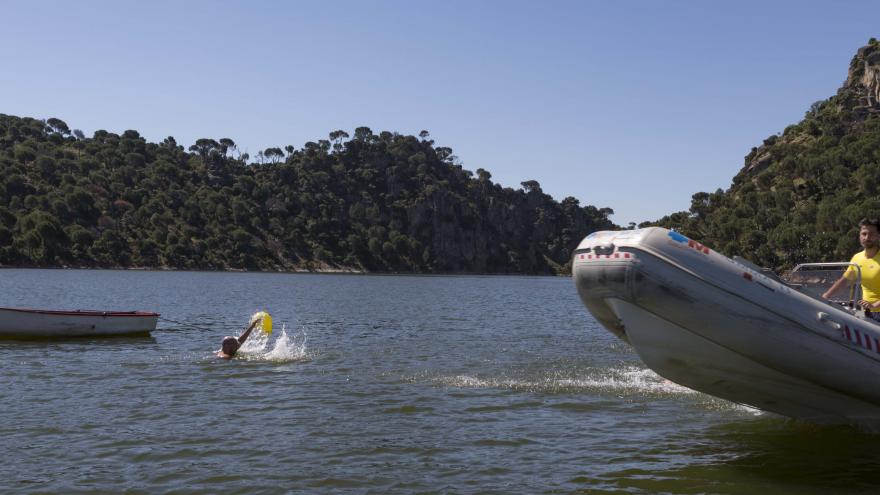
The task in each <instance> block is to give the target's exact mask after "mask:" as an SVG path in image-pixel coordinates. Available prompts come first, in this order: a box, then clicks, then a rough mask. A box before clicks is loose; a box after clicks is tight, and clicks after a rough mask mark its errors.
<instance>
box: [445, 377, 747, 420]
mask: <svg viewBox="0 0 880 495" xmlns="http://www.w3.org/2000/svg"><path fill="white" fill-rule="evenodd" d="M430 381H432V382H434V383H436V384H438V385H442V386H446V387H457V388H478V389H479V388H502V389H510V390H521V391H529V392H541V393H591V392H592V393H600V394H613V395H615V396H618V397H621V398H622V397H627V396H629V397H635V396H638V397H658V398H659V397H692V398H693V399H696V400H698V401H700V402H705V404H706V406H707V407H711V408H717V409H734V410H740V411H743V412H748V413H751V414H755V415H760V414H762V413H761V411H760V410H758V409H754V408H752V407H750V406H745V405H741V404H736V403H733V402H728V401H725V400H722V399H717V398H714V397H711V396H708V395H704V394H702V393H700V392H697V391H695V390H692V389H689V388H687V387H684V386H681V385H678V384H676V383H673V382H671V381H669V380H667V379H665V378H663V377H661V376H660V375H658V374H657V373H655V372H653V371H652V370H650V369H647V368H639V367H634V366H626V367H622V368H611V369H602V370H594V371H592V372H588V373H585V374H583V375H580V376H579V375H577V374H575V375H572V374H568V373H565V374H563V373H547V374H545V375H544V376H538V377H533V378H509V377H486V378H481V377H475V376H470V375H454V376H441V377H436V378H433V379H431V380H430Z"/></svg>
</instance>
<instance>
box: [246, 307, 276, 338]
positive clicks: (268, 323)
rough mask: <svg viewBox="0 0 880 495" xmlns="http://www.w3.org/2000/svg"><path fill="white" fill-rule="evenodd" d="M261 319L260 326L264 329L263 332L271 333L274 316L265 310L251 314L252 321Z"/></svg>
mask: <svg viewBox="0 0 880 495" xmlns="http://www.w3.org/2000/svg"><path fill="white" fill-rule="evenodd" d="M257 320H260V323H259V327H260V328H261V329H262V330H263V333H265V334H266V335H269V334H271V333H272V317H271V316H270V315H269V313H267V312H265V311H258V312H256V313H254V316H251V323H253V322H255V321H257Z"/></svg>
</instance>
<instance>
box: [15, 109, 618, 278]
mask: <svg viewBox="0 0 880 495" xmlns="http://www.w3.org/2000/svg"><path fill="white" fill-rule="evenodd" d="M0 171H2V175H0V266H4V267H34V268H49V267H62V266H69V267H74V266H75V267H82V268H108V267H112V268H122V269H128V268H138V269H145V268H150V269H157V267H158V269H165V268H166V267H167V268H169V269H177V270H206V271H242V270H247V271H265V272H278V271H285V272H333V273H414V274H464V273H473V274H522V275H540V274H545V275H549V274H565V273H568V272H570V266H569V265H570V259H569V257H570V255H571V252H572V250H573V249H574V247H575V246H576V245H577V243H578V242H579V241H580V240H581V239H582V238H583V237H584V236H586V235H587V234H589V233H590V232H593V231H596V230H607V229H616V228H619V227H617V226H616V225H614V224H613V223H612V222H611V221H610V220H609V219H608V216H609V215H610V214H612V213H613V210H611V209H610V208H597V207H595V206H581V205H580V202H579V201H578V200H577V199H575V198H573V197H568V198H565V199H563V200H562V201H559V202H557V201H555V200H554V199H553V198H552V197H551V196H549V195H547V194H545V193H544V192H543V191H542V190H541V186H540V184H539V183H538V182H537V181H535V180H527V181H524V182H522V183H521V187H520V188H518V189H513V188H510V187H503V186H501V185H500V184H497V183H495V182H493V181H492V180H491V177H492V175H491V173H489V172H488V171H486V170H484V169H482V168H480V169H477V170H476V172H471V171H470V170H466V169H464V168H463V166H462V164H461V163H460V162H459V160H458V158H457V157H456V156H455V155H454V154H453V153H452V150H451V149H450V148H446V147H441V146H436V145H435V144H434V141H433V140H431V139H430V135H429V133H428V132H427V131H422V132H421V133H420V134H419V136H411V135H401V134H397V133H391V132H381V133H379V134H374V133H373V132H372V131H371V130H370V129H369V128H366V127H359V128H357V129H355V131H354V133H353V135H349V134H348V133H347V132H345V131H342V130H337V131H334V132H331V133H330V134H329V136H328V139H321V140H318V141H317V142H308V143H306V144H305V145H304V146H303V147H301V148H295V147H293V146H290V145H288V146H285V147H283V148H280V147H279V148H268V149H266V150H263V151H261V152H259V153H257V155H256V156H255V157H250V156H249V155H248V154H246V153H242V152H240V150H239V149H238V147H237V146H236V144H235V142H234V141H233V140H232V139H229V138H221V139H212V138H203V139H199V140H197V141H196V143H195V144H193V145H192V146H189V147H188V148H184V146H182V145H180V144H178V143H177V142H176V140H175V139H174V138H173V137H168V138H166V139H164V140H163V141H162V142H161V143H152V142H148V141H146V139H144V138H143V137H142V136H141V135H140V134H139V133H138V132H137V131H134V130H127V131H125V132H123V133H122V134H114V133H111V132H108V131H105V130H98V131H96V132H95V133H94V135H93V136H92V137H86V136H85V135H84V134H83V133H82V132H81V131H79V130H76V129H73V130H71V128H70V127H69V126H68V125H67V123H66V122H64V121H62V120H60V119H57V118H49V119H47V120H39V119H34V118H29V117H16V116H11V115H4V114H0Z"/></svg>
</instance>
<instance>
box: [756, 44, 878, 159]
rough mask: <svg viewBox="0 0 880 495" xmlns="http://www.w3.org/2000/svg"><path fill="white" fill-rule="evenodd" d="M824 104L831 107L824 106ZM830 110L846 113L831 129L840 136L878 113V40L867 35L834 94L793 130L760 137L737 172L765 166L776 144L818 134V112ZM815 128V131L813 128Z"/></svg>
mask: <svg viewBox="0 0 880 495" xmlns="http://www.w3.org/2000/svg"><path fill="white" fill-rule="evenodd" d="M827 105H832V107H833V108H829V109H826V108H825V107H826V106H827ZM828 110H833V111H835V112H843V113H845V114H846V115H847V117H846V119H845V120H846V121H847V122H846V124H847V126H846V127H844V128H840V129H837V130H832V131H833V133H835V134H838V135H842V134H845V133H848V132H850V131H851V130H852V129H853V128H854V127H857V126H859V125H860V124H861V123H862V122H864V120H865V119H866V118H867V117H868V116H870V115H873V114H880V42H878V41H877V40H875V39H874V38H871V40H870V41H869V42H868V45H867V46H863V47H861V48H859V50H858V51H857V52H856V55H855V56H854V57H853V59H852V61H851V62H850V64H849V71H848V72H847V77H846V82H844V84H843V86H841V88H840V89H839V90H838V91H837V95H836V96H833V97H831V98H829V99H828V100H825V101H819V102H816V103H814V104H813V106H812V107H811V108H810V109H809V111H808V112H807V115H806V117H805V118H804V120H803V121H801V123H800V124H798V125H797V126H792V127H797V129H796V130H795V131H794V132H788V130H786V132H785V133H784V134H782V135H774V136H770V137H769V138H767V139H765V140H764V143H763V144H762V145H761V146H758V147H756V148H752V151H751V153H749V154H748V155H747V156H746V157H745V166H744V167H743V169H742V170H741V171H740V174H745V175H750V176H754V175H757V174H758V173H760V172H762V171H764V170H766V169H767V167H768V166H769V165H770V164H771V163H772V162H773V160H774V153H773V151H774V149H775V148H777V147H779V145H786V144H792V143H802V142H804V141H806V140H809V139H811V137H818V136H819V135H821V134H822V133H823V132H822V130H821V129H818V128H819V127H820V125H818V124H817V122H816V120H821V116H820V115H819V113H820V111H828ZM817 129H818V130H817Z"/></svg>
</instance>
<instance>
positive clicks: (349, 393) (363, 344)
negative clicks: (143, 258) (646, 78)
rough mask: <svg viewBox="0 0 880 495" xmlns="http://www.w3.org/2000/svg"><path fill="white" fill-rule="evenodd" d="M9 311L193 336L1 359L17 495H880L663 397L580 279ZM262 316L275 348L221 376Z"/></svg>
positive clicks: (139, 276) (382, 285)
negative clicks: (220, 352)
mask: <svg viewBox="0 0 880 495" xmlns="http://www.w3.org/2000/svg"><path fill="white" fill-rule="evenodd" d="M0 293H2V295H3V302H2V305H4V306H16V307H43V308H58V309H78V308H80V309H118V310H133V309H141V310H153V311H158V312H160V313H162V315H163V317H164V318H167V319H170V320H174V321H176V322H182V323H185V324H186V326H183V325H181V324H178V323H172V322H169V321H160V323H159V329H158V330H157V331H156V332H154V333H153V336H152V337H151V338H112V339H73V340H64V341H35V342H23V341H0V357H2V359H0V372H2V377H3V380H4V386H3V387H2V388H0V454H2V464H0V491H2V492H17V493H21V492H51V493H59V492H73V491H78V492H95V491H99V492H149V493H162V492H175V493H189V492H205V493H498V494H511V493H522V494H538V493H605V492H608V493H742V494H755V493H773V494H779V493H791V494H812V493H815V494H827V493H876V492H877V491H878V490H880V488H877V487H876V485H877V484H878V481H877V475H878V473H880V437H878V436H871V435H867V434H863V433H860V432H858V431H855V430H852V429H849V428H844V427H818V426H813V425H809V424H805V423H800V422H796V421H790V420H786V419H783V418H780V417H778V416H773V415H769V414H763V413H760V412H758V411H755V410H753V409H749V408H745V407H742V406H738V405H734V404H731V403H728V402H725V401H722V400H718V399H714V398H712V397H709V396H706V395H702V394H699V393H696V392H692V391H690V390H688V389H685V388H682V387H679V386H677V385H674V384H672V383H670V382H667V381H666V380H663V379H662V378H660V377H658V376H657V375H655V374H654V373H652V372H650V371H649V370H646V369H645V367H644V366H643V365H642V364H641V362H640V361H639V359H638V357H637V356H636V355H635V354H634V353H633V352H632V350H630V349H629V348H628V347H627V346H626V345H625V344H623V343H622V342H620V341H618V340H617V339H616V338H614V337H613V336H611V335H610V334H609V333H608V332H606V331H605V330H603V329H602V328H601V327H599V325H598V324H597V323H596V322H595V321H594V320H593V319H592V318H591V317H590V316H589V314H588V313H587V311H586V310H585V309H584V307H583V306H582V305H581V303H580V301H579V300H578V298H577V295H576V291H575V288H574V286H573V283H572V281H571V279H568V278H552V277H465V276H462V277H419V276H356V275H306V274H253V273H193V272H137V271H81V270H2V271H0ZM259 310H266V311H269V312H270V313H271V314H272V316H273V318H274V323H275V331H274V332H273V335H272V336H271V337H270V338H269V339H262V338H258V339H254V340H252V341H249V342H248V343H247V344H246V348H245V349H243V351H242V355H241V356H240V357H238V358H236V359H234V360H232V361H224V360H220V359H216V358H215V357H214V356H213V351H214V350H216V349H217V348H218V347H219V343H220V340H221V339H222V337H223V336H224V335H229V334H234V335H238V333H239V332H240V331H241V329H242V328H243V327H244V326H245V325H246V324H247V322H248V320H249V317H250V315H251V314H253V313H255V312H256V311H259Z"/></svg>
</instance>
